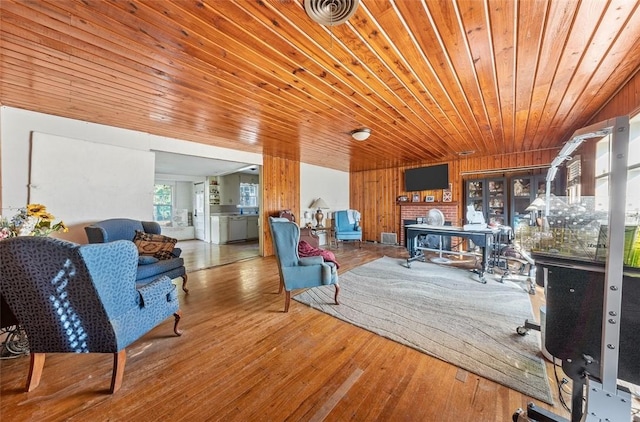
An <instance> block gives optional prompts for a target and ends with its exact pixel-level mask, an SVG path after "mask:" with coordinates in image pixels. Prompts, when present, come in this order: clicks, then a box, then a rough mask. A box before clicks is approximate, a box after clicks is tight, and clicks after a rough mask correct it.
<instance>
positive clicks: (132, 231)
mask: <svg viewBox="0 0 640 422" xmlns="http://www.w3.org/2000/svg"><path fill="white" fill-rule="evenodd" d="M84 230H85V232H86V233H87V239H88V240H89V243H106V242H113V241H115V240H128V241H133V239H134V237H135V235H136V231H141V232H144V233H149V234H155V235H159V234H160V231H161V228H160V225H159V224H158V223H156V222H155V221H139V220H132V219H129V218H112V219H109V220H104V221H99V222H97V223H94V224H92V225H90V226H87V227H85V228H84ZM181 252H182V251H181V250H180V248H174V249H173V252H172V256H171V258H170V259H161V260H157V259H156V260H151V262H150V261H149V260H141V261H140V262H139V265H138V272H137V275H136V281H137V283H138V284H145V283H148V282H150V281H152V280H155V279H156V278H157V277H158V276H161V275H166V276H167V277H169V278H170V279H174V278H177V277H181V278H182V290H184V292H185V293H188V292H189V290H188V289H187V271H186V269H185V267H184V260H183V259H182V258H180V253H181Z"/></svg>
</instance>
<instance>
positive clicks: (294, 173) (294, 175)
mask: <svg viewBox="0 0 640 422" xmlns="http://www.w3.org/2000/svg"><path fill="white" fill-rule="evenodd" d="M261 187H262V193H261V198H262V207H261V208H260V209H261V212H262V217H261V222H260V224H261V226H260V227H261V231H262V236H263V237H262V239H263V242H262V248H263V254H264V256H270V255H273V242H272V240H271V231H270V230H269V216H277V215H278V213H279V212H280V211H281V210H285V209H288V210H291V211H292V212H293V215H295V216H296V219H297V221H301V220H300V162H299V161H294V160H287V159H285V158H280V157H274V156H271V155H265V156H264V158H263V162H262V184H261Z"/></svg>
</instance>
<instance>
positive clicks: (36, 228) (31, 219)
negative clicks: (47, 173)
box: [0, 204, 69, 239]
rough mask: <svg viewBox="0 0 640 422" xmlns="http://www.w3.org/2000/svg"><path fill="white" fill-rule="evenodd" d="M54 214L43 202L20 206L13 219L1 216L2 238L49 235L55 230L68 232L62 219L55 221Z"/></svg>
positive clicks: (0, 233)
mask: <svg viewBox="0 0 640 422" xmlns="http://www.w3.org/2000/svg"><path fill="white" fill-rule="evenodd" d="M53 220H54V216H53V215H51V214H49V213H48V212H47V207H45V206H44V205H41V204H28V205H27V206H26V207H25V208H20V209H19V210H18V213H17V214H16V215H14V216H13V217H12V218H11V220H7V219H6V218H4V217H1V216H0V239H6V238H8V237H15V236H49V235H50V234H51V233H53V232H59V231H62V232H67V231H69V229H68V228H67V226H65V225H64V223H63V222H62V221H59V222H57V223H54V222H53Z"/></svg>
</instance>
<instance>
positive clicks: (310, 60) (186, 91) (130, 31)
mask: <svg viewBox="0 0 640 422" xmlns="http://www.w3.org/2000/svg"><path fill="white" fill-rule="evenodd" d="M639 4H640V0H631V1H630V0H611V1H606V2H605V1H601V0H584V1H577V0H538V1H517V2H516V1H513V0H477V1H469V0H452V1H446V2H443V1H436V0H426V1H392V0H361V1H360V3H359V6H358V10H357V12H356V13H355V15H354V16H353V17H352V18H351V19H350V20H349V21H348V22H347V23H345V24H342V25H338V26H334V27H331V28H329V27H325V26H322V25H319V24H317V23H316V22H315V21H313V20H312V19H310V18H309V17H308V16H307V14H306V13H305V10H304V7H303V2H302V1H301V0H264V1H210V0H203V1H155V0H151V1H149V0H113V1H103V0H39V1H27V0H3V1H1V2H0V31H1V35H2V36H1V38H0V65H1V68H2V72H0V103H2V104H4V105H7V106H12V107H18V108H25V109H29V110H34V111H39V112H44V113H49V114H53V115H58V116H64V117H69V118H74V119H79V120H85V121H90V122H96V123H101V124H106V125H111V126H116V127H122V128H127V129H133V130H138V131H142V132H149V133H153V134H156V135H162V136H169V137H172V138H177V139H185V140H190V141H195V142H200V143H204V144H209V145H216V146H220V147H226V148H234V149H241V150H245V151H250V152H256V153H263V154H266V155H273V156H278V157H281V158H285V159H288V160H296V161H300V162H304V163H309V164H313V165H318V166H324V167H329V168H333V169H337V170H341V171H349V172H357V171H367V170H381V169H385V168H393V167H396V168H397V167H402V166H409V165H418V164H420V163H429V162H445V161H448V162H453V161H456V160H457V158H458V156H457V153H458V152H461V151H475V154H474V156H476V157H493V156H496V155H501V154H514V155H510V156H509V157H510V159H511V160H512V162H511V163H509V166H517V165H519V157H520V154H522V153H523V152H529V151H537V150H545V149H553V148H557V147H558V146H560V145H561V144H562V143H563V142H564V141H566V139H567V137H568V136H569V135H570V134H571V133H573V131H574V130H575V129H577V128H579V127H582V126H584V125H585V124H586V123H587V122H588V121H589V120H590V119H591V118H592V117H593V116H594V115H595V114H596V113H597V112H598V110H600V109H601V108H602V107H603V105H605V104H606V103H607V101H608V100H609V99H610V97H611V96H612V95H613V94H614V93H616V92H617V91H618V90H619V89H620V86H621V85H623V84H624V83H625V81H627V80H629V79H630V78H631V77H633V75H634V74H636V73H637V71H638V68H639V67H640V49H638V48H636V45H637V41H638V40H639V39H640V10H639V7H638V6H639ZM627 100H628V101H630V102H634V104H627V105H626V106H625V107H624V108H629V106H633V107H637V105H638V98H637V95H636V96H635V97H632V96H628V97H627ZM361 126H366V127H369V128H371V129H372V130H373V132H372V135H371V137H370V138H369V140H368V141H366V142H357V141H354V140H352V139H351V137H350V136H349V132H350V131H351V130H353V129H356V128H358V127H361ZM327 155H330V156H331V159H330V160H327ZM486 160H487V165H488V166H489V167H492V166H494V164H493V163H491V162H490V161H492V160H493V159H490V158H486ZM461 164H464V162H463V163H461ZM474 167H478V168H482V167H484V164H482V165H480V166H474ZM383 174H384V170H383ZM387 177H391V178H393V177H394V176H393V175H385V176H383V177H382V178H381V179H379V180H378V179H377V177H373V178H367V180H368V183H384V184H387V183H388V182H389V181H388V180H386V178H387ZM392 184H393V183H392ZM370 190H371V192H369V193H368V194H367V197H368V199H367V200H366V201H368V202H367V204H371V205H376V204H378V203H379V202H378V200H380V201H381V202H385V201H387V196H385V197H384V198H383V197H381V196H378V194H379V195H390V196H393V195H395V194H396V193H397V192H392V193H386V192H382V193H378V194H374V193H373V192H378V189H376V188H375V187H374V186H373V185H372V186H371V187H370ZM359 194H361V195H362V194H363V193H362V192H360V193H359ZM374 197H375V198H376V200H375V201H374ZM379 216H380V218H379V219H378V220H377V221H371V222H370V223H371V224H376V225H378V224H379V225H382V226H385V227H386V226H388V225H390V224H393V218H392V213H388V212H387V211H386V210H383V212H382V213H380V214H379Z"/></svg>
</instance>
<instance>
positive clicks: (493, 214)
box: [486, 177, 508, 225]
mask: <svg viewBox="0 0 640 422" xmlns="http://www.w3.org/2000/svg"><path fill="white" fill-rule="evenodd" d="M486 184H487V187H488V188H487V215H486V220H487V223H488V224H501V225H504V224H507V209H508V207H507V186H506V185H507V180H506V179H505V178H504V177H502V178H496V179H487V181H486Z"/></svg>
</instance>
